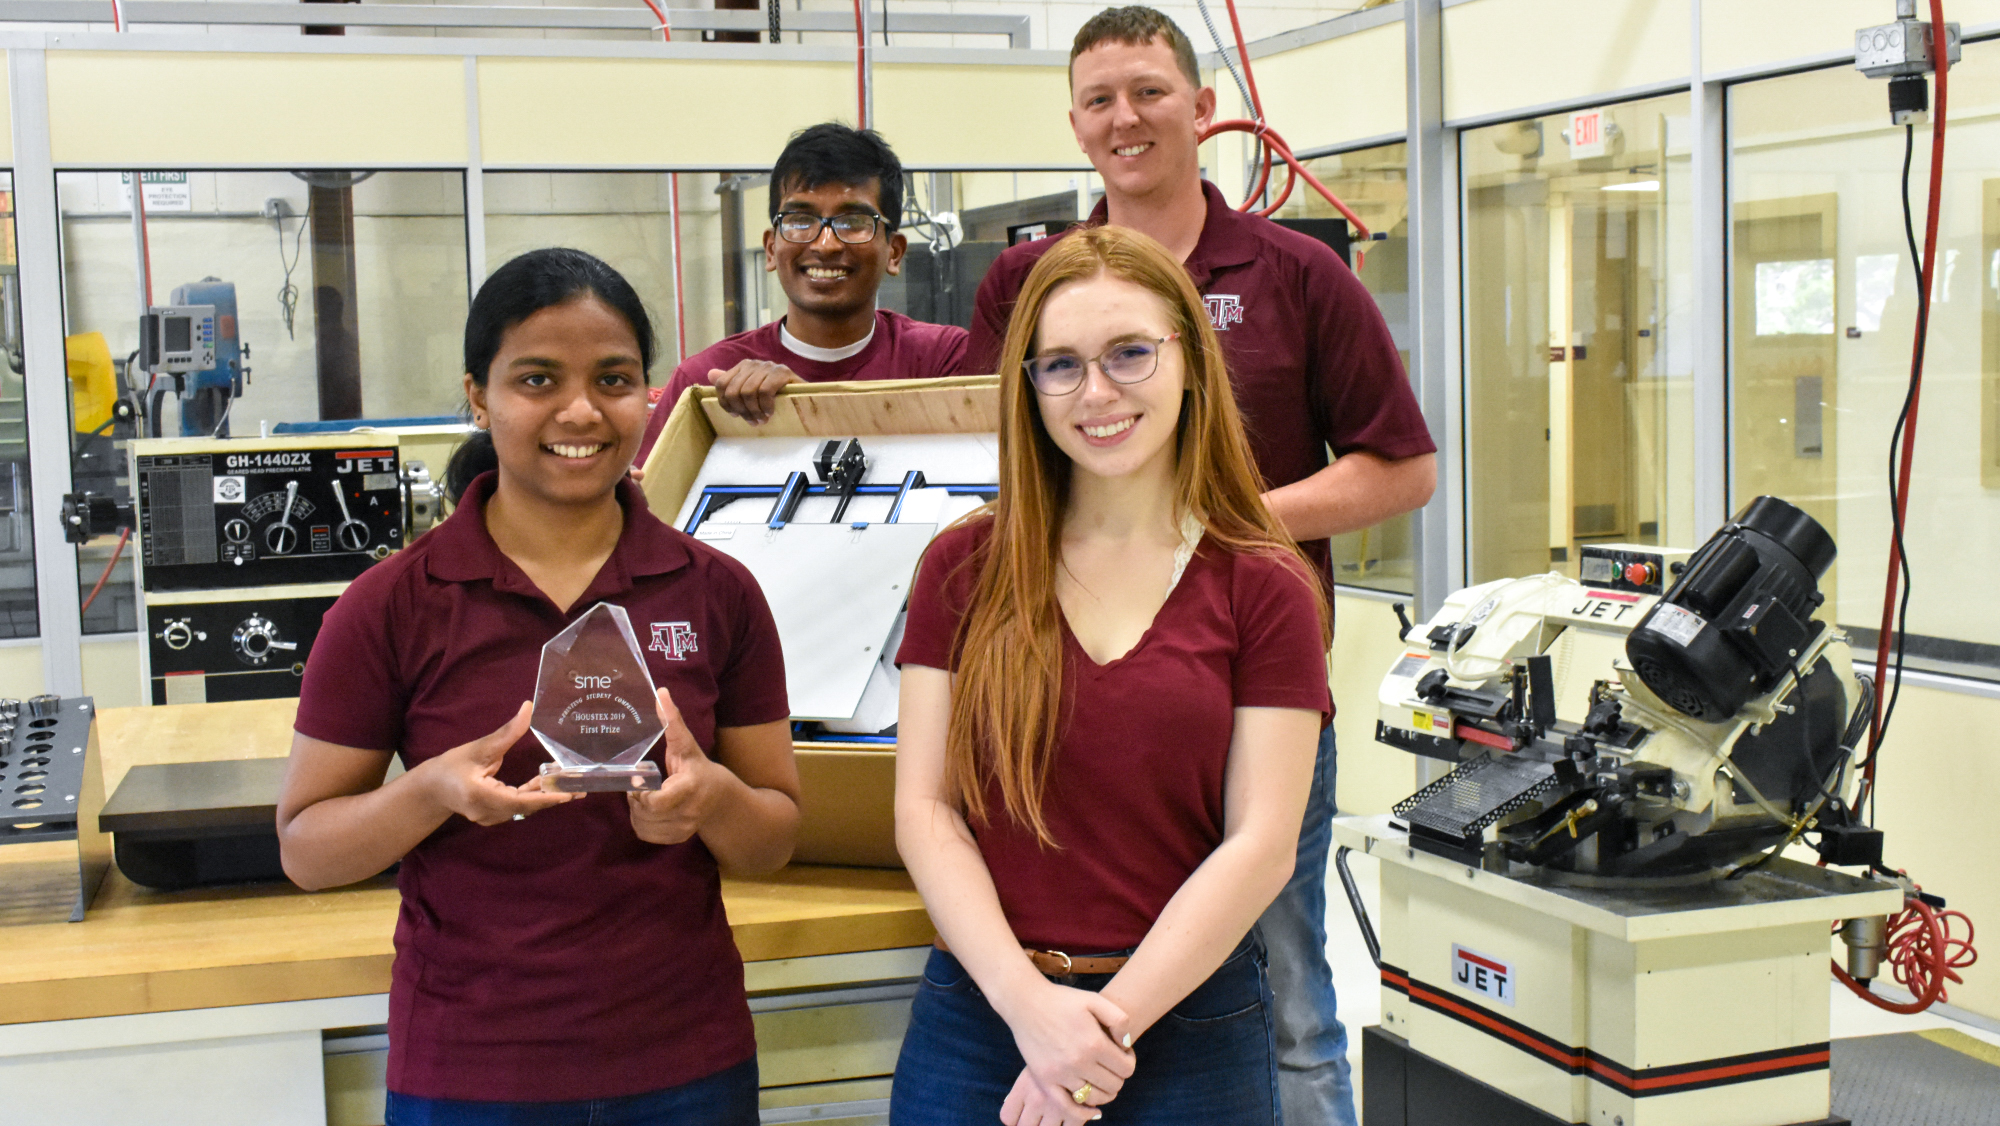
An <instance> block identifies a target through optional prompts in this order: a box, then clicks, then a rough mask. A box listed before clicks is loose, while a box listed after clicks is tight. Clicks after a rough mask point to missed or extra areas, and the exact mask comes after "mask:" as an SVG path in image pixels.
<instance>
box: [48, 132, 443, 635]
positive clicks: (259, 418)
mask: <svg viewBox="0 0 2000 1126" xmlns="http://www.w3.org/2000/svg"><path fill="white" fill-rule="evenodd" d="M144 179H145V181H146V183H145V184H144V185H143V187H142V189H141V190H143V191H144V192H145V193H146V194H145V197H144V198H145V200H146V202H147V223H146V238H145V245H144V247H143V250H144V253H145V255H146V256H147V258H148V259H149V260H150V264H151V273H152V283H153V284H152V303H153V304H154V305H156V306H158V305H167V304H171V303H173V302H174V301H175V296H174V295H175V293H176V292H177V291H182V287H195V288H196V290H197V291H196V292H193V293H184V296H186V297H187V299H188V300H187V303H192V304H210V303H216V302H222V303H225V304H226V301H227V295H228V294H229V293H230V290H231V289H232V288H233V295H234V300H235V304H236V316H235V330H236V338H237V339H238V340H240V341H241V343H242V345H243V346H244V350H243V352H242V356H241V363H242V366H243V369H244V377H243V379H242V383H241V394H240V396H232V395H231V393H230V391H231V390H232V389H233V388H232V387H231V385H232V383H233V380H232V378H231V374H232V373H231V372H230V371H228V370H226V369H227V361H226V357H227V349H226V347H225V348H223V349H219V350H218V352H219V362H218V365H217V367H216V368H214V369H210V370H209V371H208V372H206V373H195V374H193V375H191V376H189V377H188V378H187V382H186V384H184V385H183V386H181V387H179V388H176V386H175V383H174V380H173V378H172V377H169V376H161V377H159V378H158V379H149V378H148V377H146V376H145V375H142V374H140V373H139V372H137V371H136V370H135V369H136V364H134V363H132V361H131V357H132V356H133V354H134V353H135V352H136V351H137V349H138V343H139V312H140V301H141V298H140V287H139V282H138V277H139V265H138V263H139V261H140V259H141V251H142V247H141V244H140V240H139V238H138V237H137V234H136V232H135V231H134V229H133V225H132V218H131V208H132V197H131V192H132V185H131V183H130V177H129V176H128V175H126V174H124V173H118V172H59V173H57V176H56V191H57V197H58V204H59V208H60V212H61V224H62V249H63V299H64V316H65V321H66V325H65V332H66V333H67V346H68V349H67V350H68V355H69V360H70V370H71V382H72V391H73V395H72V423H73V425H72V436H71V451H72V476H73V477H74V482H75V487H76V489H77V490H79V491H82V490H85V489H88V490H91V491H94V492H98V493H102V494H109V495H113V496H116V497H117V498H118V500H119V501H120V502H121V503H129V502H130V492H129V482H128V481H126V480H125V442H126V440H127V439H128V438H131V437H133V436H135V435H137V434H140V433H158V434H162V435H168V436H177V435H201V434H219V435H229V434H256V433H258V432H259V430H260V429H261V428H262V427H263V426H265V425H267V424H272V425H274V424H277V423H281V422H298V421H311V420H317V419H321V418H366V419H372V420H380V419H391V418H408V417H413V416H430V415H443V414H450V413H452V412H453V411H454V410H455V409H456V406H457V403H458V401H459V399H460V398H461V392H460V379H459V368H460V366H461V365H460V361H459V349H460V341H461V339H462V334H463V329H464V324H465V312H466V305H467V294H466V270H465V261H466V259H465V183H464V175H463V173H460V172H455V171H446V172H427V171H396V172H368V171H359V172H311V173H291V172H284V171H236V172H188V173H149V174H147V175H146V176H145V178H144ZM216 283H222V285H221V286H217V285H216ZM221 330H222V331H221V335H222V336H223V337H224V338H225V339H226V338H227V336H228V334H229V328H228V325H227V323H226V322H225V323H224V324H223V325H222V326H221ZM118 400H127V401H136V402H138V403H140V404H141V405H142V406H143V407H144V408H145V409H144V413H143V415H142V416H141V417H139V418H137V419H133V420H129V421H128V420H127V419H124V418H113V417H112V416H111V409H112V406H111V405H112V404H113V403H115V402H117V401H118ZM114 543H115V541H107V542H105V543H102V544H96V543H94V544H90V545H86V546H85V547H84V548H83V549H82V550H80V551H79V552H78V561H77V581H78V585H79V597H80V598H82V597H87V596H88V593H89V591H90V589H91V588H92V587H93V586H94V585H95V584H96V582H97V580H98V578H99V577H100V576H103V575H106V573H107V572H106V566H107V564H108V563H109V562H110V559H111V553H112V547H113V544H114ZM129 568H130V560H129V553H128V555H127V557H125V558H121V559H120V560H119V561H118V563H117V566H116V567H114V568H112V569H111V570H110V571H109V574H108V578H107V579H106V581H105V584H104V590H103V591H102V593H100V594H99V596H98V598H97V600H96V601H95V602H93V603H92V604H91V607H90V609H89V611H87V612H86V613H85V614H84V632H85V633H108V632H119V631H125V630H131V629H133V628H135V620H136V619H135V616H134V604H133V597H132V581H131V574H130V570H129Z"/></svg>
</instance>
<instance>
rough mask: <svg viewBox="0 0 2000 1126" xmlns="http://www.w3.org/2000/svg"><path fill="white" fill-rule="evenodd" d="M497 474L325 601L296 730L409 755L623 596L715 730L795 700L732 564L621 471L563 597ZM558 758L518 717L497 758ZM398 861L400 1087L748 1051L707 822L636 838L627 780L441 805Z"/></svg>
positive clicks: (530, 1082) (736, 1057)
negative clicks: (500, 506)
mask: <svg viewBox="0 0 2000 1126" xmlns="http://www.w3.org/2000/svg"><path fill="white" fill-rule="evenodd" d="M494 479H495V478H494V475H493V474H491V473H488V474H486V475H484V476H481V477H479V478H477V479H476V480H474V481H473V482H472V485H471V487H470V488H468V489H467V490H466V493H465V497H464V499H463V500H462V501H461V502H460V504H459V506H458V508H457V509H456V510H455V511H454V512H453V513H452V514H451V516H450V518H449V519H447V520H446V521H445V522H444V523H443V524H440V525H439V526H438V527H436V528H434V529H432V530H431V531H430V532H429V533H427V534H426V535H424V536H423V537H422V538H420V539H418V540H417V541H415V542H414V543H412V544H411V545H410V546H409V547H408V548H406V549H405V550H403V551H401V552H398V553H397V554H395V555H393V556H391V557H390V558H389V559H387V560H386V561H384V562H382V563H381V564H379V565H377V566H375V567H373V568H371V569H370V570H368V571H367V572H365V573H364V574H363V575H362V576H361V577H360V578H358V579H356V580H355V581H354V583H353V584H352V585H351V586H349V587H348V588H347V592H346V593H345V594H343V595H341V597H340V601H339V602H337V603H335V604H334V606H333V609H332V610H330V611H329V612H328V613H327V616H326V619H325V621H324V623H323V624H322V625H321V627H320V633H319V638H318V640H317V641H316V642H315V643H314V645H313V651H312V657H311V659H310V660H309V661H308V662H307V664H306V673H305V682H304V684H303V686H302V688H301V691H300V694H299V715H298V724H297V727H298V731H299V733H300V734H302V735H306V736H309V737H311V738H314V739H322V740H325V741H326V742H329V743H336V744H339V745H341V746H346V747H360V748H366V749H369V750H377V751H383V752H400V753H401V754H402V756H403V762H404V764H405V765H406V766H410V767H414V766H416V765H417V764H418V763H420V762H422V761H423V760H425V759H427V758H431V757H433V756H435V755H438V754H440V753H442V752H444V751H447V750H449V749H451V748H452V747H456V746H458V745H460V744H462V743H466V742H469V741H471V740H473V739H476V738H478V737H480V736H482V735H486V734H489V733H491V732H492V731H493V730H495V729H496V728H498V727H500V726H502V725H503V724H505V723H506V722H507V720H508V719H509V718H511V717H512V715H513V713H514V710H515V709H516V708H517V707H519V706H520V703H521V701H523V700H527V699H530V698H532V697H533V696H534V692H535V674H536V669H537V667H538V664H539V661H540V658H541V650H542V645H543V644H544V643H545V642H547V641H548V640H549V639H550V638H553V637H554V636H555V635H556V634H557V633H559V632H561V631H562V629H563V627H565V626H566V625H568V624H569V623H570V622H572V621H574V620H575V619H576V618H578V617H580V616H582V614H583V613H584V612H585V611H586V610H589V609H590V608H591V607H592V606H594V605H596V604H597V603H598V602H604V601H608V602H612V603H615V604H617V605H619V606H623V607H624V608H625V610H626V611H627V612H628V613H629V614H630V615H631V619H632V627H633V631H634V632H635V633H637V634H638V637H639V642H640V644H641V645H642V646H644V647H645V649H646V665H647V669H648V671H649V672H651V673H652V676H653V681H654V683H656V684H659V685H661V686H663V687H665V688H667V689H669V690H670V691H671V692H672V693H673V697H674V703H675V705H676V706H677V707H678V708H679V709H680V712H681V716H682V718H683V719H684V720H685V721H686V723H687V726H688V730H689V731H690V732H691V733H692V734H693V735H694V737H695V741H696V742H698V743H700V744H701V746H702V748H703V749H704V750H707V749H710V748H712V747H713V746H714V744H715V731H716V728H718V727H741V726H748V725H752V724H759V723H768V722H770V721H772V720H779V719H784V718H786V717H787V716H788V715H789V714H790V708H789V707H788V706H787V704H786V700H785V672H784V659H783V656H782V655H781V654H780V652H779V648H778V631H777V627H776V625H775V624H773V622H772V620H771V613H770V610H769V609H768V608H767V607H766V606H765V604H764V596H763V594H762V592H761V591H759V590H758V589H757V584H756V582H755V580H753V579H752V578H751V577H750V574H749V572H747V571H745V570H744V569H743V566H742V564H740V563H737V562H736V561H735V560H733V559H731V558H729V557H728V556H726V555H723V554H721V553H720V552H717V551H715V550H714V549H713V548H710V547H708V546H707V545H705V544H701V543H698V542H696V541H695V540H693V539H691V538H689V537H688V536H686V535H683V534H682V533H680V532H678V531H675V530H674V529H672V528H669V527H667V526H666V525H665V524H662V523H661V522H660V521H659V520H658V519H656V518H654V516H653V515H652V513H650V512H649V511H647V509H646V502H645V499H644V497H643V496H642V494H641V493H640V492H639V490H638V488H637V487H635V486H633V485H632V484H631V483H630V482H629V481H626V482H621V483H620V485H619V501H620V502H621V503H622V504H623V505H624V506H625V528H624V531H623V532H622V533H621V534H620V536H619V539H618V545H617V547H616V548H614V549H613V551H612V553H611V557H610V558H609V559H608V560H606V561H605V564H604V567H603V569H602V570H601V571H599V572H598V574H597V577H596V578H595V579H593V580H592V581H591V584H590V587H589V589H588V590H586V591H585V592H584V594H583V596H582V597H581V598H579V599H577V601H576V605H575V606H573V607H572V608H571V609H570V610H569V611H568V612H564V611H562V610H559V609H557V608H556V606H555V604H554V603H552V602H550V601H549V599H548V597H547V596H546V595H544V594H543V593H542V592H541V591H540V589H538V588H537V587H536V586H535V585H534V583H533V582H532V581H530V580H529V578H528V576H527V575H526V574H525V573H524V572H523V571H522V570H521V569H520V567H519V566H517V565H516V564H515V563H514V562H513V561H512V560H510V559H508V558H507V557H506V556H505V555H503V554H501V552H500V549H499V548H498V547H496V546H495V545H494V543H493V538H492V536H490V535H489V534H488V533H487V531H486V523H485V507H486V498H487V497H488V496H489V495H490V494H491V492H492V489H493V485H494ZM661 753H662V752H661V747H660V746H659V745H657V744H656V745H655V746H654V748H653V750H652V752H651V757H652V758H653V760H654V761H656V762H657V761H660V759H661ZM548 758H549V756H548V753H547V752H546V751H545V750H543V749H542V747H541V745H540V743H539V742H537V741H536V739H535V737H534V735H533V734H532V733H530V734H529V735H528V736H527V737H526V738H524V739H522V740H521V741H520V742H519V743H517V744H515V745H514V747H513V748H512V749H510V750H509V751H508V752H507V757H506V758H505V760H504V761H503V762H502V763H501V766H500V772H499V778H500V780H501V781H502V782H506V783H508V784H510V785H519V784H521V783H524V782H526V781H528V780H529V779H530V778H533V777H534V776H535V773H536V771H537V770H538V769H539V768H540V766H541V764H542V763H544V762H546V761H548ZM397 882H398V884H399V885H400V886H401V889H402V893H403V906H402V911H401V913H400V914H399V916H398V917H397V920H396V961H395V967H394V970H393V973H392V977H391V984H390V987H389V1077H388V1078H389V1084H388V1085H389V1089H390V1090H393V1091H397V1092H400V1093H402V1094H406V1095H415V1096H421V1097H426V1098H446V1099H475V1100H486V1101H500V1100H522V1101H567V1100H576V1099H589V1098H609V1097H615V1096H619V1095H630V1094H637V1093H640V1092H644V1091H652V1090H657V1089H660V1088H663V1087H672V1086H677V1085H679V1084H682V1083H686V1082H689V1081H691V1080H695V1079H700V1078H703V1077H705V1076H708V1075H713V1074H715V1073H716V1072H718V1071H721V1070H723V1069H725V1068H729V1067H733V1066H735V1065H736V1064H739V1063H742V1062H743V1061H744V1060H746V1059H749V1058H750V1057H751V1056H752V1055H754V1054H755V1052H756V1041H755V1039H754V1037H753V1034H752V1031H751V1027H750V1012H749V1009H748V1007H747V1006H746V1004H745V1002H744V994H743V963H742V960H741V959H740V958H739V957H738V955H737V952H736V946H735V943H734V942H733V941H732V939H731V937H730V932H729V921H728V920H727V919H726V918H724V916H723V912H722V894H721V884H720V879H719V876H718V874H717V871H716V865H715V859H714V857H712V856H711V855H709V852H708V849H707V848H706V847H705V846H704V845H703V844H702V843H701V840H700V838H698V837H697V838H695V839H693V840H690V841H687V842H686V843H684V844H678V845H656V844H648V843H646V842H644V841H641V840H640V839H639V838H638V837H637V836H635V835H634V834H633V832H632V824H631V820H630V818H629V816H628V815H627V812H626V807H625V798H624V796H623V795H622V794H591V795H589V796H587V797H584V798H582V799H580V800H576V801H572V802H570V803H569V804H567V805H561V806H557V807H555V808H552V809H547V810H543V811H542V812H540V813H537V814H535V815H534V816H532V817H529V818H527V819H526V820H523V821H511V822H507V823H504V824H500V825H493V826H486V827H481V826H478V825H474V824H472V823H471V822H469V821H467V820H465V819H464V818H461V817H456V816H454V817H452V818H451V819H450V820H448V821H446V822H445V823H444V824H443V825H442V826H440V827H439V828H438V830H437V831H436V832H434V833H432V834H431V835H430V836H429V837H427V838H425V839H424V840H423V842H422V843H420V844H418V845H417V846H416V847H415V848H413V849H411V850H410V852H409V854H408V855H407V856H405V857H404V858H403V864H402V870H401V872H400V873H399V875H398V877H397Z"/></svg>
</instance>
